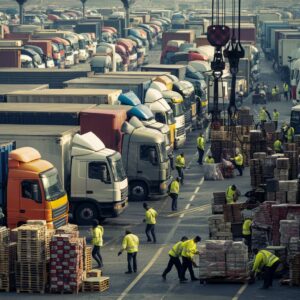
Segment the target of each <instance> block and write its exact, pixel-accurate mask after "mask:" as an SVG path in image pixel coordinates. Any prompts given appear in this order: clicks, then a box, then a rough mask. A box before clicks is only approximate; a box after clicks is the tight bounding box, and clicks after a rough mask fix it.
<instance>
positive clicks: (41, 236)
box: [16, 224, 47, 293]
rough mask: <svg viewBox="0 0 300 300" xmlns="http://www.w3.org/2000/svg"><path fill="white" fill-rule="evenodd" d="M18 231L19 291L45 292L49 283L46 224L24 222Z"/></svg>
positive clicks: (17, 282)
mask: <svg viewBox="0 0 300 300" xmlns="http://www.w3.org/2000/svg"><path fill="white" fill-rule="evenodd" d="M17 233H18V237H17V244H18V245H17V257H18V258H17V263H16V289H17V292H18V293H19V292H29V293H37V292H38V293H44V292H45V289H46V283H47V272H46V267H47V252H46V225H45V224H44V225H40V224H39V225H37V224H24V225H22V226H21V227H19V228H18V230H17Z"/></svg>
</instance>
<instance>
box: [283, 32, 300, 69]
mask: <svg viewBox="0 0 300 300" xmlns="http://www.w3.org/2000/svg"><path fill="white" fill-rule="evenodd" d="M298 34H299V37H298V38H295V39H281V40H279V43H278V65H279V67H280V68H283V67H286V68H288V67H289V66H290V59H289V57H291V53H292V51H293V50H295V49H298V48H300V32H299V33H298Z"/></svg>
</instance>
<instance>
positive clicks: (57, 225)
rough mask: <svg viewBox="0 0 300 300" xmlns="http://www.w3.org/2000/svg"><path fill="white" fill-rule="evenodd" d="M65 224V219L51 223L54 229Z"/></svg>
mask: <svg viewBox="0 0 300 300" xmlns="http://www.w3.org/2000/svg"><path fill="white" fill-rule="evenodd" d="M66 224H67V218H66V217H63V218H61V219H58V220H55V221H53V225H54V228H55V229H56V228H59V227H61V226H63V225H66Z"/></svg>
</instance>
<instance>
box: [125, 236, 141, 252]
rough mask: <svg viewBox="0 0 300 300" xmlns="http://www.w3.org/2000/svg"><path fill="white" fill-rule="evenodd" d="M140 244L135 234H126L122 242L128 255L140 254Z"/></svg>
mask: <svg viewBox="0 0 300 300" xmlns="http://www.w3.org/2000/svg"><path fill="white" fill-rule="evenodd" d="M139 243H140V241H139V238H138V237H137V236H136V235H135V234H132V233H130V234H126V235H125V237H124V239H123V242H122V249H124V250H126V251H127V252H128V253H134V252H138V251H139Z"/></svg>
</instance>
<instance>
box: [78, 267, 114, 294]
mask: <svg viewBox="0 0 300 300" xmlns="http://www.w3.org/2000/svg"><path fill="white" fill-rule="evenodd" d="M108 288H109V277H103V276H101V270H90V271H88V272H87V273H86V278H85V279H84V280H83V283H82V291H83V292H104V291H106V290H107V289H108Z"/></svg>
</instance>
